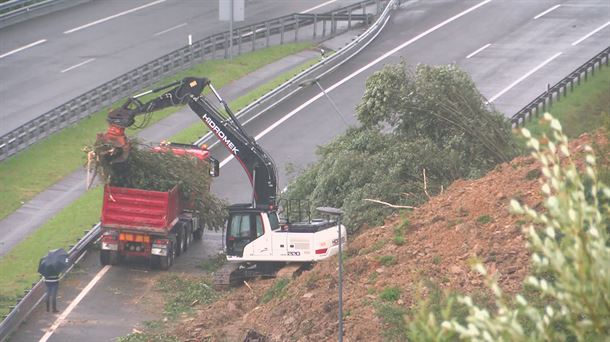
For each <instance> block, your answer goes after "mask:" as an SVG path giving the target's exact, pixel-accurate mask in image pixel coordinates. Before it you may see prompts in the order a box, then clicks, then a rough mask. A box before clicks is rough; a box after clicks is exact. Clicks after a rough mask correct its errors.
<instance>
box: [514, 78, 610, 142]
mask: <svg viewBox="0 0 610 342" xmlns="http://www.w3.org/2000/svg"><path fill="white" fill-rule="evenodd" d="M609 111H610V68H608V67H604V68H602V69H601V70H599V71H597V72H596V73H595V75H594V76H590V77H589V80H588V81H586V82H585V81H583V82H582V83H581V85H580V86H577V87H575V88H574V91H573V92H568V95H567V96H566V97H562V98H561V100H560V101H556V100H555V101H554V102H553V105H552V106H551V107H550V108H549V109H548V112H549V113H551V114H552V115H553V116H554V117H555V118H556V119H558V120H559V121H560V122H561V125H562V127H563V131H564V133H565V134H566V135H567V136H568V137H569V138H576V137H578V136H579V135H581V134H582V133H584V132H591V131H594V130H596V129H597V128H599V127H601V126H602V125H604V123H605V121H607V120H608V119H607V118H608V116H609V114H610V113H609ZM525 127H526V128H527V129H529V130H530V131H531V132H532V135H534V136H542V134H543V133H547V130H548V127H547V126H545V125H542V124H541V123H540V122H539V120H537V119H535V118H534V119H533V120H532V121H531V122H529V123H527V124H526V125H525Z"/></svg>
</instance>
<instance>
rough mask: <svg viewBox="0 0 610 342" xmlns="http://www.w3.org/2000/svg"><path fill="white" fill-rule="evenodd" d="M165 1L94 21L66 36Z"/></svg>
mask: <svg viewBox="0 0 610 342" xmlns="http://www.w3.org/2000/svg"><path fill="white" fill-rule="evenodd" d="M165 1H167V0H157V1H153V2H151V3H148V4H146V5H142V6H139V7H135V8H132V9H130V10H127V11H123V12H121V13H117V14H114V15H111V16H109V17H106V18H102V19H99V20H96V21H92V22H90V23H88V24H85V25H81V26H79V27H75V28H73V29H70V30H68V31H65V32H64V34H70V33H72V32H76V31H80V30H82V29H85V28H87V27H91V26H93V25H97V24H101V23H103V22H106V21H108V20H112V19H115V18H118V17H121V16H124V15H126V14H129V13H133V12H135V11H139V10H141V9H144V8H147V7H150V6H154V5H158V4H160V3H162V2H165Z"/></svg>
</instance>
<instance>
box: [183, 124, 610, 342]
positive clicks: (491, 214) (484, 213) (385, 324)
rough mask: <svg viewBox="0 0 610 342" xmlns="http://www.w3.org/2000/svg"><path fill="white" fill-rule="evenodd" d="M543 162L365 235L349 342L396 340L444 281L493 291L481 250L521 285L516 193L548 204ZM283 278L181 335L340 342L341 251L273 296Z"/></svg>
mask: <svg viewBox="0 0 610 342" xmlns="http://www.w3.org/2000/svg"><path fill="white" fill-rule="evenodd" d="M590 140H591V139H590V136H589V135H582V136H581V137H579V138H578V139H575V140H574V141H572V142H571V143H570V146H571V149H572V152H573V154H574V153H576V154H578V153H579V152H580V151H582V150H583V148H584V144H587V143H590ZM604 143H605V142H604ZM606 155H607V153H606ZM539 170H540V165H539V164H538V163H537V162H536V161H535V160H534V159H533V158H531V157H518V158H516V159H514V160H512V161H511V162H508V163H503V164H500V165H498V166H497V167H496V168H495V169H494V170H493V171H491V172H489V173H488V174H487V175H486V176H484V177H483V178H481V179H477V180H458V181H456V182H454V183H453V184H452V185H451V186H450V187H449V188H447V189H446V190H445V191H444V192H443V193H442V194H440V195H438V196H436V197H433V198H432V199H430V201H428V202H427V203H425V204H424V205H422V206H421V207H419V208H417V209H416V210H414V211H412V212H403V213H400V214H397V215H394V216H392V217H389V218H388V219H387V220H386V222H385V224H383V225H382V226H379V227H374V228H368V229H363V230H362V231H361V233H360V234H358V235H357V236H355V237H354V238H353V239H352V240H351V241H350V242H349V247H348V248H349V250H348V251H347V252H346V257H345V264H344V265H345V268H344V270H345V273H344V293H343V298H344V304H343V307H344V317H345V320H344V329H345V340H346V341H381V340H387V339H390V340H392V338H391V336H390V335H388V334H391V333H392V331H391V329H392V328H393V327H394V326H395V325H396V322H397V320H396V318H397V317H398V318H399V319H400V318H401V317H403V316H404V315H407V316H408V315H409V313H410V310H412V309H413V308H414V307H415V306H416V304H417V303H418V302H419V301H421V300H423V299H426V298H430V297H432V296H435V295H437V292H438V291H436V290H437V289H440V290H444V291H457V292H460V293H468V294H473V295H477V294H479V295H480V296H481V297H482V298H485V295H486V288H485V286H484V284H483V279H482V278H481V276H480V275H479V274H478V273H476V272H474V271H472V270H471V268H470V261H471V260H473V259H474V258H477V259H478V260H480V261H482V262H483V263H484V264H485V266H486V267H487V269H488V270H489V271H490V272H493V273H495V274H496V275H497V276H498V279H499V285H500V287H501V288H502V289H503V290H504V291H505V292H506V293H507V294H514V293H516V292H518V291H520V290H521V286H522V281H523V279H524V277H525V276H526V274H527V273H528V269H529V252H528V250H527V249H526V246H525V237H524V235H523V233H522V229H521V227H522V226H523V225H524V224H525V223H526V222H525V221H523V218H522V217H521V216H515V215H511V214H510V213H509V201H510V199H511V198H514V199H518V200H519V201H520V202H521V203H524V204H527V205H528V206H530V207H532V208H536V209H542V199H543V197H542V195H541V193H540V190H539V187H540V186H539V181H538V179H539V177H540V171H539ZM397 236H402V237H403V239H401V238H397ZM278 282H285V281H284V280H277V279H276V280H274V279H266V280H256V281H253V282H250V283H249V284H248V285H249V286H243V287H241V288H238V289H235V290H232V291H231V292H230V293H228V294H227V295H226V296H225V298H224V299H223V300H221V301H218V302H216V303H213V304H211V305H208V306H206V307H203V308H200V310H199V311H198V312H197V313H196V317H195V318H194V319H191V320H189V321H188V322H185V323H184V324H181V325H179V326H178V327H176V329H175V331H174V334H176V335H177V336H178V337H179V338H180V339H181V340H184V341H224V340H227V341H243V340H244V337H245V336H246V334H247V333H248V331H250V330H255V331H256V332H257V333H259V334H262V335H264V336H266V337H267V338H268V340H269V341H327V340H336V337H337V331H338V319H337V307H338V302H337V289H338V287H337V259H336V258H333V259H331V260H327V261H325V262H320V263H318V264H317V265H315V267H314V268H313V269H312V270H310V271H307V272H305V273H303V274H302V275H301V276H299V277H298V278H297V279H294V280H291V281H290V283H289V284H288V285H287V286H285V287H283V288H282V290H281V291H273V293H274V297H273V298H272V299H271V300H270V301H268V302H266V303H263V301H262V300H261V299H262V298H263V297H264V296H265V295H266V294H268V293H270V291H272V290H274V289H275V290H277V284H278ZM266 297H268V295H267V296H266ZM393 319H394V321H393Z"/></svg>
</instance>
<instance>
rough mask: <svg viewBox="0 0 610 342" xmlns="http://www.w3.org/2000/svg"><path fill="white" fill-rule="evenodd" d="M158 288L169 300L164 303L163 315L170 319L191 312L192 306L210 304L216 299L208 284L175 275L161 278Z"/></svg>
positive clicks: (214, 292) (216, 295)
mask: <svg viewBox="0 0 610 342" xmlns="http://www.w3.org/2000/svg"><path fill="white" fill-rule="evenodd" d="M158 287H159V290H160V291H161V292H163V293H165V294H166V295H167V297H168V298H169V299H168V300H167V302H166V303H165V314H166V315H168V316H170V317H176V316H178V315H179V314H181V313H184V312H189V311H191V308H192V306H193V305H196V304H210V303H212V302H214V301H215V300H216V299H217V298H218V294H217V293H216V291H215V290H214V289H213V288H212V286H211V285H210V284H209V283H207V282H205V281H203V280H200V279H197V280H193V279H188V278H184V277H180V276H178V275H175V274H172V275H168V276H165V277H163V279H162V280H161V281H159V285H158Z"/></svg>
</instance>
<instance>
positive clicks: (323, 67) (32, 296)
mask: <svg viewBox="0 0 610 342" xmlns="http://www.w3.org/2000/svg"><path fill="white" fill-rule="evenodd" d="M363 3H366V4H369V5H370V4H371V3H375V4H376V5H377V7H378V8H381V7H380V6H381V4H382V3H385V4H386V6H385V10H384V11H383V13H382V14H381V15H380V16H379V18H378V19H377V21H376V22H375V23H374V24H373V25H372V26H371V27H370V28H369V29H368V30H366V31H365V32H364V33H363V34H361V35H360V36H359V37H358V38H357V39H355V40H353V41H352V42H350V43H349V44H348V45H346V46H345V47H343V48H342V49H340V50H339V51H338V52H337V53H335V54H334V55H333V56H331V57H329V58H327V59H325V60H322V61H321V62H319V63H317V64H316V65H314V66H312V67H310V68H308V69H307V70H305V71H303V72H301V73H299V74H298V75H297V76H295V77H293V78H292V79H291V80H289V81H287V82H285V83H284V84H282V85H281V86H280V87H278V88H276V89H279V90H272V91H271V92H269V93H267V94H266V95H265V96H263V97H261V98H260V99H259V100H257V101H256V102H255V104H253V105H250V106H248V107H246V108H244V109H242V110H241V111H240V112H239V113H242V114H243V113H245V112H247V111H248V110H251V109H252V108H254V107H256V106H258V105H259V104H261V103H263V102H265V101H268V100H270V99H272V98H277V96H278V95H281V93H282V91H285V90H286V89H287V87H290V86H293V85H295V84H297V85H298V82H299V81H300V80H302V79H304V78H305V77H310V76H312V75H313V74H314V73H316V72H319V74H318V76H317V77H321V76H322V75H324V74H326V73H328V72H331V71H332V70H334V69H335V68H337V67H338V66H339V65H341V64H342V63H343V62H345V61H347V60H349V59H350V58H351V57H353V56H354V55H355V54H356V53H358V52H359V51H360V50H362V49H363V48H364V47H366V45H368V44H369V43H370V42H371V41H372V39H374V38H375V37H376V36H377V34H378V33H379V32H380V30H381V28H383V24H385V22H386V21H387V19H388V18H389V13H390V9H391V8H392V7H393V5H394V4H396V3H399V0H384V1H378V0H369V1H364V2H363ZM356 48H357V49H356ZM350 51H351V52H352V54H351V55H348V53H349V52H350ZM290 93H291V94H293V93H294V91H292V92H290ZM285 97H286V96H285V95H284V96H282V98H285ZM239 113H238V114H239ZM100 234H101V225H100V223H98V224H96V225H95V226H94V227H93V228H92V229H91V230H90V231H88V232H87V233H86V234H85V236H84V237H83V238H82V239H80V240H79V241H78V243H77V244H76V245H75V246H73V247H72V248H71V249H70V251H69V257H70V263H71V264H74V263H75V262H76V261H77V260H78V258H79V257H80V256H81V255H82V254H83V252H84V251H85V249H86V247H87V246H88V245H89V244H90V243H92V242H93V241H95V240H97V238H98V237H99V236H100ZM44 286H45V285H44V282H43V281H42V280H41V281H38V282H37V283H36V284H33V286H32V288H31V289H30V290H26V291H25V293H24V296H23V297H22V298H20V299H19V300H18V301H17V303H16V306H15V307H13V308H12V310H11V312H10V313H9V314H8V315H7V316H5V317H4V318H3V320H2V322H1V323H0V341H2V342H4V341H5V340H6V339H7V338H8V337H9V336H10V334H11V333H12V332H13V331H14V330H15V329H16V328H17V327H18V326H19V325H20V324H21V322H23V320H24V319H25V318H27V316H28V315H29V314H30V313H31V312H32V311H33V310H34V308H35V307H36V306H37V305H38V304H39V303H40V302H41V301H42V300H43V299H44V296H45V288H44Z"/></svg>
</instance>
